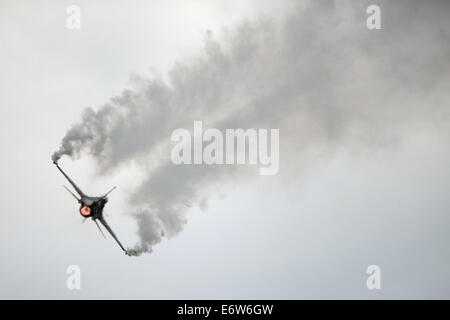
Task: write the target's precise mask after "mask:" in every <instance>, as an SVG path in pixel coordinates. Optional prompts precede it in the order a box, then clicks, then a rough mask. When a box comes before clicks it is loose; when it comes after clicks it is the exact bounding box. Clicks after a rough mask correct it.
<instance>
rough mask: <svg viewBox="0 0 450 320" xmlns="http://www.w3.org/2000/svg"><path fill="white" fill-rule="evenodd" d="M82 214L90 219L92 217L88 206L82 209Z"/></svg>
mask: <svg viewBox="0 0 450 320" xmlns="http://www.w3.org/2000/svg"><path fill="white" fill-rule="evenodd" d="M80 213H81V214H82V215H83V216H85V217H88V216H90V215H91V208H89V207H88V206H84V207H82V208H81V209H80Z"/></svg>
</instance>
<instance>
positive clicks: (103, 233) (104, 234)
mask: <svg viewBox="0 0 450 320" xmlns="http://www.w3.org/2000/svg"><path fill="white" fill-rule="evenodd" d="M94 222H95V224H96V225H97V228H98V230H99V231H100V233H101V234H102V236H103V238H105V239H106V236H105V234H104V233H103V231H102V229H100V226H99V225H98V222H97V220H94Z"/></svg>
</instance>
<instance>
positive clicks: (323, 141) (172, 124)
mask: <svg viewBox="0 0 450 320" xmlns="http://www.w3.org/2000/svg"><path fill="white" fill-rule="evenodd" d="M378 2H379V3H380V4H381V8H382V12H383V29H382V30H378V31H369V30H368V29H367V28H366V21H365V19H366V14H365V9H366V8H367V6H368V5H369V4H370V3H369V2H367V3H366V2H364V1H347V2H342V1H339V2H337V1H311V2H305V4H304V5H303V6H298V7H296V8H295V10H294V11H293V12H292V13H290V14H289V15H288V16H286V17H285V19H284V20H283V21H282V22H275V21H270V20H267V19H265V20H264V19H260V20H257V21H254V22H249V21H247V22H243V23H242V24H240V25H239V26H237V27H235V28H233V29H230V30H226V31H224V34H223V35H222V38H220V39H216V38H215V37H214V36H213V35H211V34H207V38H206V40H205V50H204V53H203V55H201V56H199V57H198V59H197V60H196V61H194V62H190V63H186V64H183V63H178V64H176V65H175V67H174V68H173V69H172V71H171V72H170V75H169V76H170V80H169V81H168V82H164V81H163V80H161V79H141V80H140V81H139V82H138V83H137V84H136V86H135V87H134V88H133V89H131V90H125V91H124V92H123V93H122V94H121V95H119V96H117V97H114V98H112V99H111V101H110V102H108V103H107V104H106V105H104V106H102V107H100V108H99V109H98V110H97V111H94V110H93V109H90V108H89V109H87V110H86V111H85V112H84V114H83V115H82V120H81V122H80V123H79V124H77V125H75V126H73V127H72V128H71V129H70V130H69V131H68V132H67V134H66V136H65V137H64V138H63V140H62V142H61V147H60V149H59V150H58V151H56V152H55V153H54V154H53V160H58V159H59V158H60V157H61V156H63V155H67V156H70V157H74V156H79V155H80V154H81V153H82V152H88V153H89V154H91V155H93V156H94V157H95V158H96V159H97V160H98V162H99V165H100V166H101V167H102V168H103V169H105V170H109V169H114V168H116V167H118V166H120V165H123V164H125V163H127V162H130V161H137V160H138V159H147V160H148V159H151V160H152V163H155V165H154V166H152V167H150V168H148V167H147V166H142V170H143V171H145V179H144V181H143V182H142V184H141V185H140V186H139V187H138V188H137V189H136V190H135V191H134V193H133V195H132V196H131V198H130V205H131V206H133V207H137V208H140V209H139V210H137V211H136V213H133V214H132V216H133V217H134V218H135V219H136V222H137V224H138V235H139V238H140V242H139V243H138V244H136V246H135V247H134V248H133V249H132V250H131V251H130V252H131V253H133V254H135V255H139V254H141V253H143V252H150V251H151V249H152V247H153V246H154V245H155V244H156V243H158V242H159V241H161V238H162V236H163V235H164V234H166V235H168V236H172V235H175V234H177V233H178V232H180V231H181V230H182V228H183V225H184V223H185V222H186V221H185V217H184V213H185V211H186V210H187V208H189V207H190V206H193V205H199V204H202V203H205V201H206V200H207V199H208V197H209V196H210V195H211V194H213V193H214V192H215V190H217V188H219V186H221V185H222V184H223V183H226V182H228V181H230V177H234V178H235V179H243V177H244V176H246V175H248V174H249V173H248V170H247V169H241V168H239V169H238V168H236V167H230V166H176V165H174V164H172V163H171V162H170V160H169V155H170V143H169V139H170V135H171V133H172V131H173V130H174V129H176V128H180V127H184V128H191V127H192V123H193V121H194V120H203V122H204V123H206V124H207V125H208V126H210V127H215V128H219V129H223V128H280V142H281V149H280V154H281V155H283V154H284V155H289V159H287V158H284V162H283V163H282V169H281V170H284V171H285V172H286V171H289V172H290V173H294V177H295V172H297V171H299V166H298V163H299V162H300V161H302V159H304V158H305V157H308V152H310V150H311V149H313V148H316V147H317V146H319V147H320V148H326V149H327V150H332V149H335V148H342V147H349V148H351V147H355V146H356V147H358V146H370V145H379V144H384V143H388V142H389V141H391V140H393V139H396V138H397V137H399V136H406V135H407V133H408V131H409V130H415V129H413V128H417V126H414V123H416V122H417V123H431V124H432V125H433V126H435V127H440V126H445V123H446V121H448V118H449V110H448V108H447V107H446V104H445V101H446V98H448V96H447V95H446V92H448V91H449V90H448V89H449V83H450V81H449V80H450V79H449V75H450V72H449V64H448V56H449V54H450V46H449V45H448V43H449V40H450V21H449V20H448V19H447V16H446V13H447V12H449V11H448V10H449V9H450V3H449V2H446V1H435V2H433V3H432V4H428V5H425V4H422V2H421V1H410V2H408V8H409V10H408V11H407V12H406V11H405V9H404V7H402V6H400V5H399V4H398V3H392V2H385V1H378ZM431 22H433V23H431ZM234 178H233V179H234ZM233 179H231V180H233Z"/></svg>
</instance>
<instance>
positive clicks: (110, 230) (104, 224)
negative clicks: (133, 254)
mask: <svg viewBox="0 0 450 320" xmlns="http://www.w3.org/2000/svg"><path fill="white" fill-rule="evenodd" d="M98 220H100V222H101V224H102V225H103V226H104V227H105V228H106V230H108V232H109V233H110V234H111V236H112V237H113V238H114V240H116V242H117V243H118V244H119V246H120V248H122V250H123V251H124V252H125V254H128V252H127V250H125V248H124V247H123V245H122V244H121V243H120V241H119V239H117V237H116V235H115V234H114V231H112V229H111V228H110V226H109V225H108V223H107V222H106V220H105V219H104V218H103V217H102V218H98Z"/></svg>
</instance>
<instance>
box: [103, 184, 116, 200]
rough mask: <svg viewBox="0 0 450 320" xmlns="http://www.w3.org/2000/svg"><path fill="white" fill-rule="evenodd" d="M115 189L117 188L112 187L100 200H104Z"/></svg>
mask: <svg viewBox="0 0 450 320" xmlns="http://www.w3.org/2000/svg"><path fill="white" fill-rule="evenodd" d="M116 188H117V186H114V187H112V189H111V190H109V191H108V192H107V193H105V195H104V196H103V197H102V198H106V196H107V195H108V194H110V193H111V192H113V191H114V190H115V189H116Z"/></svg>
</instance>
